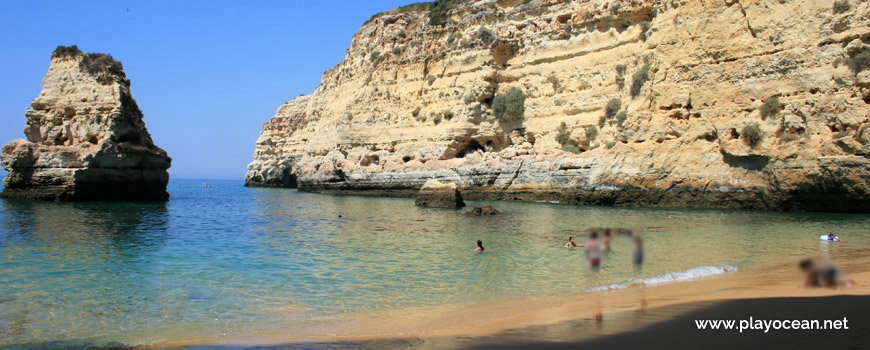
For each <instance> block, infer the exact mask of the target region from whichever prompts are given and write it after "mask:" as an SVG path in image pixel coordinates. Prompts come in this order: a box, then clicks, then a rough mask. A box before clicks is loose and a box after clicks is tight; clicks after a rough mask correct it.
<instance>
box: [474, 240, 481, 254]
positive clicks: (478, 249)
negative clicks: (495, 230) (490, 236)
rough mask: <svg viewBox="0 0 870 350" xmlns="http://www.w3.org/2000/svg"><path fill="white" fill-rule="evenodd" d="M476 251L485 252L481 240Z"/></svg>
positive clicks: (478, 241)
mask: <svg viewBox="0 0 870 350" xmlns="http://www.w3.org/2000/svg"><path fill="white" fill-rule="evenodd" d="M474 251H475V252H482V251H483V242H482V241H481V240H479V239H478V240H477V248H475V249H474Z"/></svg>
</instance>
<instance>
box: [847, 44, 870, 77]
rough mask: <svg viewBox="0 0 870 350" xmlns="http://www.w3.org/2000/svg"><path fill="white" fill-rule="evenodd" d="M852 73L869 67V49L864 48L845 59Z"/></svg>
mask: <svg viewBox="0 0 870 350" xmlns="http://www.w3.org/2000/svg"><path fill="white" fill-rule="evenodd" d="M846 64H847V65H848V66H849V69H851V70H852V73H855V74H858V73H861V71H863V70H865V69H867V68H870V50H864V51H861V52H860V53H858V54H857V55H855V56H852V58H850V59H848V60H847V61H846Z"/></svg>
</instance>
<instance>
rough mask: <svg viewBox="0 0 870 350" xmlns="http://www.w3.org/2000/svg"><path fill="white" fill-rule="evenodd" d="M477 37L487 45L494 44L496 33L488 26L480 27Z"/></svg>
mask: <svg viewBox="0 0 870 350" xmlns="http://www.w3.org/2000/svg"><path fill="white" fill-rule="evenodd" d="M477 38H478V39H480V41H481V42H483V43H484V44H486V45H489V44H492V43H493V42H495V39H496V38H495V33H493V32H492V30H490V29H489V28H487V27H480V29H479V30H478V31H477Z"/></svg>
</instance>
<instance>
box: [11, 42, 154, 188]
mask: <svg viewBox="0 0 870 350" xmlns="http://www.w3.org/2000/svg"><path fill="white" fill-rule="evenodd" d="M31 106H32V107H33V109H28V110H27V111H26V112H25V115H26V116H27V126H26V127H25V129H24V134H25V135H26V136H27V140H24V139H17V140H13V141H12V142H10V143H9V144H7V145H6V146H4V147H3V152H2V155H0V159H2V165H3V168H5V169H6V170H7V171H9V174H8V175H7V176H6V179H5V180H4V182H3V185H4V187H5V188H4V189H3V193H2V194H0V196H2V197H5V198H32V199H50V200H55V199H57V200H167V199H169V194H168V193H167V192H166V183H167V182H168V180H169V174H168V173H167V172H166V169H168V168H169V166H170V162H171V159H170V158H169V156H167V155H166V152H165V151H164V150H162V149H160V148H159V147H157V146H155V145H154V142H153V141H152V140H151V135H150V134H149V133H148V130H146V129H145V123H144V122H143V121H142V112H141V111H140V110H139V107H138V106H137V105H136V101H135V100H133V97H132V96H131V95H130V81H129V80H127V78H126V75H125V74H124V72H123V68H122V66H121V63H120V62H118V61H115V60H114V59H113V58H112V56H109V55H105V54H93V53H82V52H81V51H79V49H78V48H77V47H75V46H72V47H63V46H61V47H58V49H57V50H55V52H54V53H53V54H52V56H51V67H50V68H49V69H48V73H47V74H46V75H45V78H43V81H42V92H41V93H40V94H39V97H37V98H36V99H35V100H33V102H32V103H31Z"/></svg>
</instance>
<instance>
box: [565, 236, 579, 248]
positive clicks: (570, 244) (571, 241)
mask: <svg viewBox="0 0 870 350" xmlns="http://www.w3.org/2000/svg"><path fill="white" fill-rule="evenodd" d="M576 246H577V243H574V237H568V243H565V248H574V247H576Z"/></svg>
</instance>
